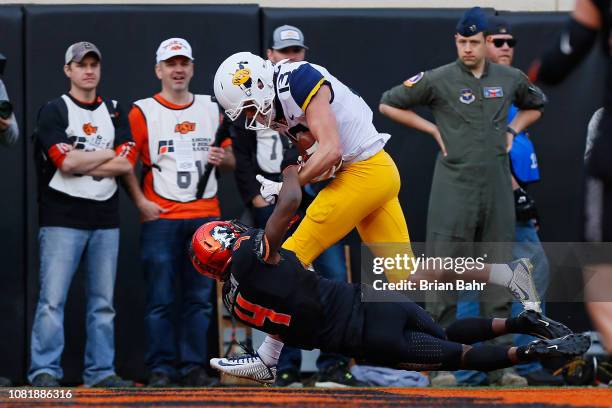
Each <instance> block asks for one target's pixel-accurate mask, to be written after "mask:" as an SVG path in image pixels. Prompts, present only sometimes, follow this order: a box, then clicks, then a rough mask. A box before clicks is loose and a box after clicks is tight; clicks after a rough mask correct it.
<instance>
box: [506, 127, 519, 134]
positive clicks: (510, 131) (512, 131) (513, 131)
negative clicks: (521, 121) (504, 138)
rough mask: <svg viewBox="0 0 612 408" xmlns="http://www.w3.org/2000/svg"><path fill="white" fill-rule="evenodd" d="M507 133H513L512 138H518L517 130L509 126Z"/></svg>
mask: <svg viewBox="0 0 612 408" xmlns="http://www.w3.org/2000/svg"><path fill="white" fill-rule="evenodd" d="M506 132H508V133H511V134H512V136H514V137H516V135H518V132H517V131H516V130H514V129H513V128H511V127H510V126H508V127H507V128H506Z"/></svg>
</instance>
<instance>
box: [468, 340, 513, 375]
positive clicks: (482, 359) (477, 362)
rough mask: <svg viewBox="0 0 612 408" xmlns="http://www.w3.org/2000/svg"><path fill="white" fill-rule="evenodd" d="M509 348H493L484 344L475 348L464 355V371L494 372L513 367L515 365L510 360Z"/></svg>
mask: <svg viewBox="0 0 612 408" xmlns="http://www.w3.org/2000/svg"><path fill="white" fill-rule="evenodd" d="M509 349H510V347H509V346H492V345H488V344H483V345H479V346H474V347H472V348H471V349H469V350H468V351H467V352H466V353H465V354H464V355H463V367H462V368H463V369H464V370H478V371H493V370H498V369H500V368H506V367H511V366H513V365H514V364H513V363H512V361H510V359H509V358H508V350H509Z"/></svg>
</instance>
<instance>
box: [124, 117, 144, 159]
mask: <svg viewBox="0 0 612 408" xmlns="http://www.w3.org/2000/svg"><path fill="white" fill-rule="evenodd" d="M128 121H129V123H130V130H131V132H132V138H133V140H134V143H135V148H134V151H135V152H134V161H136V160H137V159H138V156H141V157H142V156H143V151H144V150H147V149H148V147H149V134H148V130H147V121H146V119H145V116H144V114H143V113H142V111H141V110H140V108H139V107H138V106H136V105H133V106H132V109H130V113H129V114H128Z"/></svg>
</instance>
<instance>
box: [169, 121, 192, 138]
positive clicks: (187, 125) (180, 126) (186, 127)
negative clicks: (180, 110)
mask: <svg viewBox="0 0 612 408" xmlns="http://www.w3.org/2000/svg"><path fill="white" fill-rule="evenodd" d="M195 128H196V124H195V123H194V122H187V121H185V122H183V123H177V124H176V126H175V127H174V132H175V133H180V134H181V135H185V134H187V133H189V132H193V131H195Z"/></svg>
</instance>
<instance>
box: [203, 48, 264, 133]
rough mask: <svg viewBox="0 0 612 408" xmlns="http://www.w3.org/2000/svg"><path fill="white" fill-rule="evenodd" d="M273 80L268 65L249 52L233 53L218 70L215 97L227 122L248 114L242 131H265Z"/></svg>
mask: <svg viewBox="0 0 612 408" xmlns="http://www.w3.org/2000/svg"><path fill="white" fill-rule="evenodd" d="M273 76H274V68H273V66H272V63H271V62H270V61H265V60H263V59H262V58H261V57H259V56H257V55H254V54H251V53H249V52H239V53H236V54H234V55H231V56H230V57H228V58H227V59H226V60H225V61H223V63H221V65H220V66H219V68H218V69H217V72H216V74H215V80H214V90H215V97H216V99H217V101H218V102H219V104H221V106H223V109H224V110H225V113H226V114H227V116H228V117H229V119H230V120H232V121H234V120H236V119H238V117H239V116H240V114H241V113H243V112H244V111H245V110H248V111H249V114H248V115H245V116H246V118H245V127H246V128H247V129H250V130H262V129H267V128H269V127H270V123H271V122H272V117H273V114H274V97H275V92H274V84H273ZM253 110H254V112H253ZM257 119H260V120H257Z"/></svg>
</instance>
